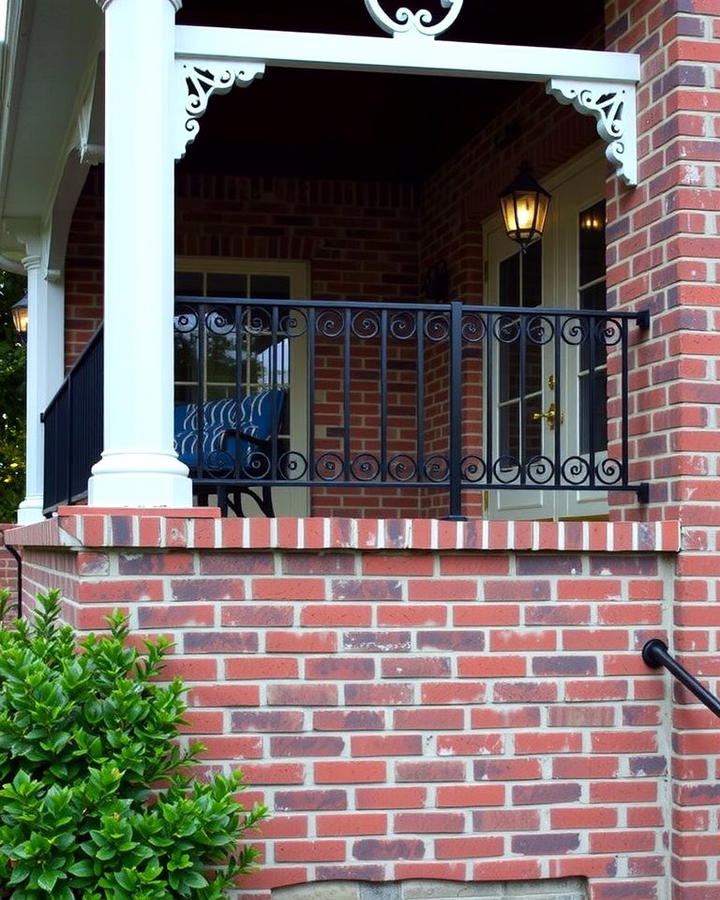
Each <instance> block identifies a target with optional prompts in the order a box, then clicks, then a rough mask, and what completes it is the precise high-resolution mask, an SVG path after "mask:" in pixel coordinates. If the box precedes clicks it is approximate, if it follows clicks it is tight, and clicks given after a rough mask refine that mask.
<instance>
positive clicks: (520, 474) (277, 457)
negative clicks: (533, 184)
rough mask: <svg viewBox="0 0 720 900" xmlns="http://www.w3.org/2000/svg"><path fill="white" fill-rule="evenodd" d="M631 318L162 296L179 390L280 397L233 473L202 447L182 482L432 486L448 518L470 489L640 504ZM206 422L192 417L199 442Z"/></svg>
mask: <svg viewBox="0 0 720 900" xmlns="http://www.w3.org/2000/svg"><path fill="white" fill-rule="evenodd" d="M647 324H648V314H647V313H622V312H617V313H616V312H606V311H599V310H553V309H546V308H530V309H529V308H515V307H487V306H468V305H465V304H462V303H460V302H452V303H445V304H405V303H357V302H335V301H333V302H332V303H329V302H323V301H302V302H298V301H280V300H277V301H273V300H247V299H226V298H223V299H222V300H219V299H218V300H215V299H213V300H209V299H206V298H201V297H178V298H177V305H176V317H175V333H176V363H177V360H178V357H179V356H183V355H184V359H185V363H184V365H185V370H186V371H187V372H188V373H189V376H188V378H187V381H186V382H185V386H184V391H185V393H183V394H182V398H181V399H182V400H183V401H186V402H191V403H192V402H194V403H200V404H201V405H203V404H205V405H207V404H208V403H210V402H212V398H214V397H218V396H227V397H232V396H238V397H239V396H243V395H245V394H246V393H248V392H250V393H252V392H259V391H263V390H269V391H275V390H277V389H283V388H284V389H286V390H287V391H288V394H289V396H288V409H289V424H286V425H284V426H281V427H278V428H277V429H276V430H275V431H274V432H273V433H272V434H271V435H270V439H269V442H268V443H267V444H266V445H265V446H264V447H258V446H254V447H251V448H249V450H248V453H247V456H246V461H245V464H244V466H241V467H240V469H242V471H240V470H239V467H238V461H237V458H236V459H235V460H232V459H227V458H226V459H225V461H224V462H223V461H222V459H221V456H222V454H220V455H217V454H216V457H215V461H216V467H215V471H214V472H213V471H211V470H212V460H211V459H210V458H209V457H208V458H207V460H206V461H207V463H208V464H207V465H204V466H202V468H203V471H202V472H199V473H198V472H196V473H195V474H196V479H197V478H198V476H199V481H200V482H201V483H203V484H205V486H206V488H208V489H209V488H210V486H211V485H212V484H213V483H215V484H220V485H224V486H225V488H228V487H229V486H230V485H231V484H233V483H234V484H237V485H244V486H250V485H252V484H256V485H257V484H260V483H261V484H263V485H264V486H265V487H271V486H276V487H283V486H284V487H287V486H288V485H294V486H296V487H317V486H323V487H327V488H334V489H336V490H349V489H353V488H365V489H368V488H402V489H404V490H408V491H409V490H427V491H430V492H437V491H445V492H446V494H447V505H446V506H445V510H444V512H445V514H447V515H449V517H451V518H457V517H460V515H461V509H462V496H463V492H465V491H470V490H476V491H477V490H486V491H491V490H503V491H512V490H514V491H536V490H553V491H581V492H589V491H596V492H597V491H607V490H618V491H631V492H635V493H636V494H637V495H638V497H639V499H640V500H645V499H646V498H647V485H646V484H644V483H637V484H633V483H631V481H630V479H629V466H630V459H629V432H628V346H629V334H630V329H631V328H632V327H633V326H636V327H638V326H639V327H641V328H642V327H647ZM611 353H612V355H613V365H612V376H611V377H613V378H616V379H617V385H616V388H617V389H616V391H615V392H614V393H615V396H616V398H617V399H616V400H614V401H613V422H612V428H613V430H614V434H613V440H612V443H611V446H612V447H613V451H612V453H611V454H608V452H607V428H606V422H607V420H606V414H607V407H608V404H607V394H606V379H607V377H608V376H607V359H608V355H609V354H611ZM177 378H178V375H177V374H176V380H177ZM546 407H547V409H546ZM301 409H302V410H304V413H303V414H302V418H303V427H302V428H301V429H299V430H298V429H297V428H294V427H293V426H294V424H295V423H296V421H297V419H298V417H300V415H301V413H300V410H301ZM206 425H207V423H206V422H205V417H204V416H198V417H197V424H196V427H197V430H198V435H197V438H198V441H199V442H200V443H202V440H203V439H204V438H205V437H206V435H207V431H206ZM237 430H238V435H237V437H238V438H239V437H240V433H241V432H242V431H243V427H242V426H241V425H238V426H237Z"/></svg>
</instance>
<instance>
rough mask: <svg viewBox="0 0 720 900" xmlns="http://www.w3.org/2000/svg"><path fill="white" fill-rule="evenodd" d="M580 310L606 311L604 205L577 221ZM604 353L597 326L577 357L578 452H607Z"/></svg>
mask: <svg viewBox="0 0 720 900" xmlns="http://www.w3.org/2000/svg"><path fill="white" fill-rule="evenodd" d="M578 238H579V240H578V246H579V254H580V255H579V260H578V263H579V285H578V287H579V305H580V309H586V310H594V309H597V310H602V309H605V305H606V303H605V291H606V286H605V204H604V203H603V202H600V203H596V204H594V205H593V206H591V207H588V208H587V209H585V210H583V211H582V212H581V213H580V215H579V217H578ZM606 369H607V349H606V347H605V344H604V342H603V341H602V340H601V332H600V331H599V330H598V328H597V326H596V324H593V325H592V327H590V328H588V331H587V336H586V339H585V340H584V341H583V343H582V344H581V346H580V354H579V374H578V377H579V388H580V396H579V404H580V406H579V411H580V434H579V438H580V452H581V453H591V452H592V453H598V452H602V451H604V450H605V449H606V448H607V374H606Z"/></svg>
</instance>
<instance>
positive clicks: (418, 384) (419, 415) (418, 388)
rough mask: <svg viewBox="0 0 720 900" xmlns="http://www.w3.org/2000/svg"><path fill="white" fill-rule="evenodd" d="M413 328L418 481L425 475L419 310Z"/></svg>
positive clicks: (421, 314) (422, 327) (422, 326)
mask: <svg viewBox="0 0 720 900" xmlns="http://www.w3.org/2000/svg"><path fill="white" fill-rule="evenodd" d="M415 328H416V329H417V332H416V335H415V343H416V347H417V352H416V357H415V428H416V433H415V458H416V460H417V472H416V473H415V474H416V480H417V481H420V480H421V479H422V477H423V475H424V474H425V314H424V312H423V311H422V310H421V309H420V310H418V311H417V312H416V313H415Z"/></svg>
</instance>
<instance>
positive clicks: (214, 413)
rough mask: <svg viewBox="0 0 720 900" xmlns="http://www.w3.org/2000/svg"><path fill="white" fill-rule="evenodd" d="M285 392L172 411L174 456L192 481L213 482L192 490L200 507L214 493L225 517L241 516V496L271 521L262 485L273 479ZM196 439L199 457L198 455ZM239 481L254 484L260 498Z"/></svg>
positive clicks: (266, 492)
mask: <svg viewBox="0 0 720 900" xmlns="http://www.w3.org/2000/svg"><path fill="white" fill-rule="evenodd" d="M286 398H287V392H286V391H285V390H284V389H279V388H278V389H275V390H266V391H259V392H257V393H255V394H248V395H247V396H245V397H243V398H241V399H240V400H238V399H237V398H235V397H230V398H226V399H222V400H208V401H206V402H205V403H203V404H200V408H201V416H202V421H201V422H199V421H198V404H197V403H186V404H182V405H180V406H176V407H175V450H176V451H177V454H178V457H179V459H180V461H181V462H184V463H185V465H186V466H187V467H188V468H189V469H190V475H191V477H192V478H193V479H194V480H202V479H208V480H210V481H212V480H215V481H216V484H215V485H207V484H196V485H195V493H196V495H197V496H198V499H199V501H200V502H201V505H207V503H208V500H209V496H210V494H211V493H212V492H214V491H215V490H217V494H218V502H219V505H220V507H221V509H223V513H224V514H226V512H227V509H226V507H227V506H229V507H230V508H231V509H232V510H233V511H234V512H235V514H236V515H238V516H242V515H243V509H242V494H248V495H249V496H251V497H252V498H253V500H255V502H256V503H257V505H258V507H259V508H260V510H261V511H262V512H263V513H264V514H265V515H266V516H274V515H275V511H274V509H273V503H272V494H271V489H270V486H269V485H267V484H262V481H263V480H267V479H270V478H272V477H274V473H273V464H272V443H273V435H275V434H278V432H279V426H280V422H281V421H282V417H283V413H284V408H285V402H286ZM201 437H202V453H201V454H200V453H199V452H198V448H199V445H200V438H201ZM241 479H250V480H251V481H254V482H257V483H258V486H259V487H260V493H258V492H257V491H254V490H253V489H252V488H251V486H250V485H248V484H238V483H237V482H238V481H239V480H241Z"/></svg>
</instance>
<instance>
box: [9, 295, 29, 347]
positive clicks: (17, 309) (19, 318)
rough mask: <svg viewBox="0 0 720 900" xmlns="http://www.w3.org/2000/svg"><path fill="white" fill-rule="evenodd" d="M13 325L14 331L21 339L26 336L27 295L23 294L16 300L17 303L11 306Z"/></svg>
mask: <svg viewBox="0 0 720 900" xmlns="http://www.w3.org/2000/svg"><path fill="white" fill-rule="evenodd" d="M10 312H11V314H12V320H13V325H14V326H15V331H17V333H18V334H19V335H20V337H22V338H23V339H24V338H25V337H26V335H27V330H28V298H27V294H23V296H22V297H21V298H20V299H19V300H18V302H17V303H15V304H13V306H12V308H11V310H10Z"/></svg>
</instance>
